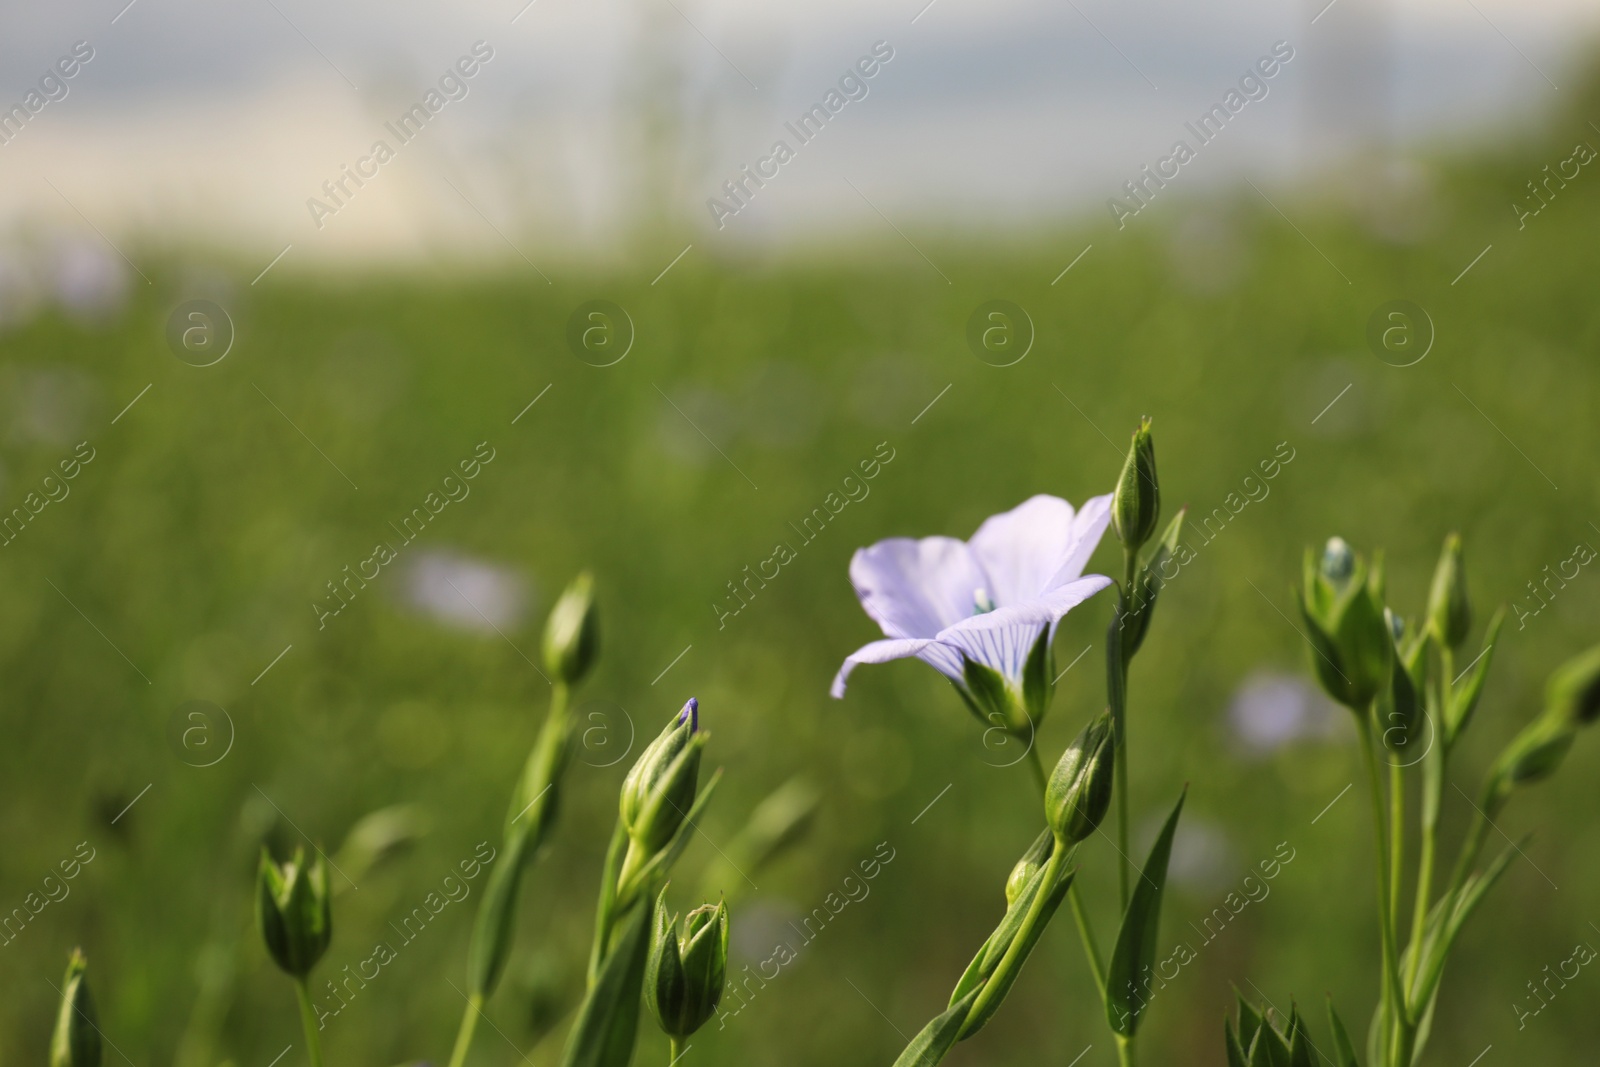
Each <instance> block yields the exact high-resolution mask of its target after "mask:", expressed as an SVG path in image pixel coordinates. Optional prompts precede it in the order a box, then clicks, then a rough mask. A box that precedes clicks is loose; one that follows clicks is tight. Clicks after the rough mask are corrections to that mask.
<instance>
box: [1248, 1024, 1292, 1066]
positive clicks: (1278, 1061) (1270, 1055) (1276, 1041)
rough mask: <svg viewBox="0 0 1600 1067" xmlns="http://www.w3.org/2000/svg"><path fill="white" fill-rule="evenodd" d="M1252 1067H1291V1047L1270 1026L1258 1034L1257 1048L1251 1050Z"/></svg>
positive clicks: (1264, 1026) (1263, 1028) (1267, 1025)
mask: <svg viewBox="0 0 1600 1067" xmlns="http://www.w3.org/2000/svg"><path fill="white" fill-rule="evenodd" d="M1250 1067H1290V1063H1289V1046H1288V1045H1286V1044H1285V1043H1284V1040H1283V1038H1282V1036H1280V1035H1279V1033H1278V1031H1277V1030H1276V1029H1274V1028H1273V1027H1272V1026H1271V1025H1270V1024H1266V1025H1263V1026H1262V1027H1261V1029H1260V1030H1259V1031H1257V1033H1256V1044H1255V1048H1253V1049H1251V1050H1250Z"/></svg>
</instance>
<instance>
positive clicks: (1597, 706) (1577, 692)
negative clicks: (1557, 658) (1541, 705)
mask: <svg viewBox="0 0 1600 1067" xmlns="http://www.w3.org/2000/svg"><path fill="white" fill-rule="evenodd" d="M1544 700H1545V707H1546V709H1548V710H1547V711H1546V714H1548V715H1551V716H1553V717H1555V718H1557V719H1560V720H1561V721H1562V722H1565V723H1569V724H1570V725H1572V726H1588V725H1589V724H1590V723H1592V722H1594V721H1595V719H1596V718H1600V645H1597V646H1596V647H1594V648H1591V649H1590V650H1589V651H1587V652H1585V653H1583V654H1582V655H1580V656H1577V657H1576V658H1574V659H1570V660H1568V661H1567V662H1565V663H1563V664H1562V665H1561V666H1560V667H1558V668H1556V671H1555V673H1554V674H1552V675H1551V676H1550V680H1549V681H1548V682H1546V683H1545V697H1544Z"/></svg>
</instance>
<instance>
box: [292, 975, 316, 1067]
mask: <svg viewBox="0 0 1600 1067" xmlns="http://www.w3.org/2000/svg"><path fill="white" fill-rule="evenodd" d="M294 991H295V996H296V999H298V1000H299V1001H300V1025H301V1026H302V1027H303V1028H304V1029H305V1032H306V1058H307V1059H309V1060H310V1061H311V1067H322V1043H321V1041H320V1040H319V1039H318V1038H317V1011H316V1009H315V1008H314V1007H312V1005H311V990H310V988H309V987H308V986H307V985H306V980H305V978H304V977H299V978H296V979H295V980H294Z"/></svg>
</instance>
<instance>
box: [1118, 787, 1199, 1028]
mask: <svg viewBox="0 0 1600 1067" xmlns="http://www.w3.org/2000/svg"><path fill="white" fill-rule="evenodd" d="M1188 795H1189V789H1188V787H1187V786H1185V787H1184V791H1183V793H1182V794H1181V795H1180V796H1179V797H1178V803H1177V804H1176V805H1174V806H1173V809H1172V814H1171V815H1169V816H1167V822H1166V825H1165V826H1163V827H1162V828H1161V833H1160V834H1159V835H1158V836H1157V837H1156V843H1155V844H1154V845H1153V846H1152V847H1151V849H1150V855H1149V857H1148V858H1147V859H1146V860H1145V863H1144V870H1143V871H1142V872H1141V873H1140V875H1139V880H1138V882H1137V883H1135V884H1134V887H1133V897H1132V899H1130V900H1129V901H1128V911H1127V914H1125V915H1124V916H1123V917H1122V929H1120V930H1118V931H1117V945H1116V948H1114V949H1113V950H1112V952H1111V964H1110V967H1109V968H1108V969H1107V972H1106V1019H1107V1021H1108V1022H1109V1023H1110V1024H1111V1029H1112V1030H1113V1031H1115V1032H1116V1033H1118V1034H1121V1035H1122V1036H1123V1037H1132V1036H1133V1035H1134V1033H1135V1032H1136V1031H1137V1030H1138V1029H1139V1017H1140V1016H1141V1015H1142V1014H1143V1013H1144V1009H1145V1005H1146V1004H1147V1003H1148V1000H1147V998H1146V994H1145V991H1144V988H1143V987H1142V986H1141V984H1140V983H1141V982H1142V981H1143V980H1144V976H1145V975H1146V974H1147V973H1148V972H1149V971H1150V970H1151V968H1152V967H1154V966H1155V958H1156V934H1157V928H1158V926H1159V925H1160V922H1161V896H1162V893H1163V891H1164V890H1165V889H1166V885H1167V861H1168V860H1170V859H1171V858H1172V835H1173V834H1174V833H1175V832H1176V831H1177V829H1178V815H1179V814H1180V813H1181V812H1182V811H1183V802H1184V799H1185V798H1186V797H1187V796H1188Z"/></svg>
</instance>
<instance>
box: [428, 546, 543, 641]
mask: <svg viewBox="0 0 1600 1067" xmlns="http://www.w3.org/2000/svg"><path fill="white" fill-rule="evenodd" d="M405 598H406V600H407V602H408V603H410V604H411V606H412V607H414V608H417V609H418V610H420V611H422V612H423V613H424V614H427V615H431V616H432V617H433V618H434V619H436V620H438V621H439V622H442V623H444V624H445V625H447V626H457V627H460V628H462V629H464V630H476V631H481V632H485V633H493V632H495V631H496V630H497V629H498V630H501V631H503V630H506V629H507V628H509V627H511V626H515V625H516V624H517V622H518V620H519V619H521V618H522V614H523V611H524V609H525V607H526V605H527V591H526V589H525V587H524V583H523V581H522V579H521V578H520V577H518V575H517V574H516V573H515V572H513V571H512V570H510V569H509V568H506V567H496V566H494V565H493V564H489V563H483V562H480V561H478V560H474V559H469V558H468V557H466V556H463V555H460V554H457V553H453V552H448V551H437V550H436V551H431V552H421V553H418V554H417V555H416V556H415V557H414V558H413V559H412V561H411V566H410V567H409V568H408V571H407V574H406V583H405Z"/></svg>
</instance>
